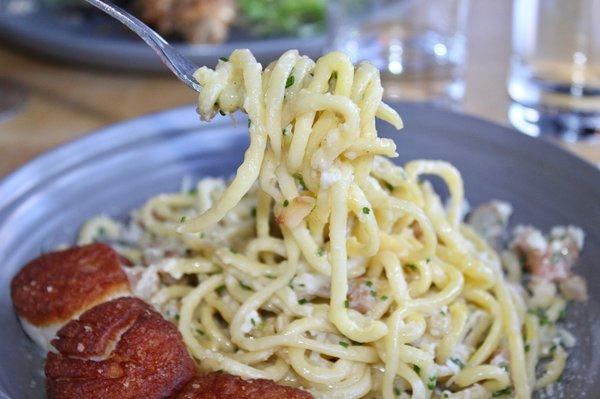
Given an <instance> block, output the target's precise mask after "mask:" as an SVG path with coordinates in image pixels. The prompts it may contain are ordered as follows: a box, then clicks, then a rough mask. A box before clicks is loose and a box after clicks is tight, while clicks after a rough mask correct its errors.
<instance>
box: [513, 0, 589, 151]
mask: <svg viewBox="0 0 600 399" xmlns="http://www.w3.org/2000/svg"><path fill="white" fill-rule="evenodd" d="M508 93H509V95H510V98H511V100H512V104H511V106H510V108H509V119H510V120H511V122H512V123H513V125H514V126H515V127H517V128H518V129H519V130H521V131H522V132H524V133H526V134H529V135H532V136H538V135H540V134H552V135H557V136H560V137H562V138H564V139H567V140H578V139H581V138H584V137H591V136H596V137H598V136H599V135H600V0H568V1H565V0H514V3H513V55H512V60H511V71H510V75H509V79H508Z"/></svg>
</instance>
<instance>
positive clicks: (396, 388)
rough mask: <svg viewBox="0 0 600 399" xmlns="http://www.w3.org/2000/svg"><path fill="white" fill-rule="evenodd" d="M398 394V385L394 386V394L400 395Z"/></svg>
mask: <svg viewBox="0 0 600 399" xmlns="http://www.w3.org/2000/svg"><path fill="white" fill-rule="evenodd" d="M400 394H401V392H400V390H399V389H398V387H394V395H396V396H400Z"/></svg>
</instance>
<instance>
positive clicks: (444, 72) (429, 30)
mask: <svg viewBox="0 0 600 399" xmlns="http://www.w3.org/2000/svg"><path fill="white" fill-rule="evenodd" d="M467 10H468V0H333V1H330V2H329V12H328V17H329V32H330V50H341V51H343V52H345V53H347V54H348V55H349V56H350V57H351V58H352V61H353V62H359V61H362V60H368V61H370V62H371V63H373V64H374V65H375V66H376V67H377V68H378V69H379V70H380V72H381V80H382V84H383V87H384V88H385V92H384V93H385V96H386V98H388V99H390V98H391V99H397V100H410V101H430V102H435V103H439V104H444V105H449V106H458V105H460V103H461V101H462V98H463V95H464V72H465V56H466V40H465V35H464V30H465V25H466V18H467Z"/></svg>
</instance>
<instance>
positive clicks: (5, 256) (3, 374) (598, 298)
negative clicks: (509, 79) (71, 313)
mask: <svg viewBox="0 0 600 399" xmlns="http://www.w3.org/2000/svg"><path fill="white" fill-rule="evenodd" d="M400 112H401V115H403V117H404V120H405V125H406V128H405V129H404V131H402V132H401V133H396V132H394V131H392V130H391V129H389V128H388V127H387V126H385V125H382V126H381V130H380V131H381V134H382V135H383V136H388V137H389V136H392V137H393V138H394V139H395V140H396V142H397V144H398V152H399V153H400V154H401V155H400V161H404V160H409V159H413V158H437V159H445V160H448V161H450V162H452V163H454V165H456V166H457V167H458V168H459V169H460V170H461V172H462V173H463V177H464V179H465V187H466V194H467V197H468V199H469V200H470V202H471V203H472V204H476V203H478V202H482V201H485V200H488V199H491V198H500V199H504V200H507V201H510V202H511V203H513V204H514V208H515V215H514V217H513V222H515V221H519V222H520V223H532V224H534V225H537V226H540V227H542V228H549V227H551V226H552V225H555V224H561V223H563V224H564V223H572V224H576V225H579V226H581V227H582V228H583V229H585V230H586V231H587V234H588V235H587V241H586V248H585V251H584V253H583V258H582V259H581V263H580V266H579V271H580V272H581V273H583V275H584V276H585V277H587V279H588V282H589V286H590V287H589V288H590V293H591V299H590V301H589V302H588V303H585V304H578V305H573V306H571V310H570V311H569V315H568V323H569V324H570V325H571V326H572V328H573V330H574V332H575V333H576V335H577V337H578V339H579V345H578V346H577V347H576V348H575V350H574V351H573V353H572V356H571V358H570V360H569V366H568V371H567V373H566V376H565V377H564V378H563V379H564V384H563V389H564V396H562V397H565V398H584V397H598V396H597V393H598V392H600V333H599V331H600V317H599V316H600V275H599V274H598V273H599V272H598V271H597V270H595V268H598V267H599V266H600V264H599V262H600V261H599V259H600V171H598V170H597V169H596V168H594V167H592V166H590V165H588V164H586V163H584V162H583V161H581V160H579V159H577V158H575V157H574V156H572V155H569V154H567V153H566V152H564V151H562V150H560V149H558V148H556V147H554V146H552V145H550V144H547V143H545V142H541V141H536V140H534V139H531V138H529V137H526V136H523V135H521V134H518V133H516V132H515V131H513V130H509V129H507V128H504V127H500V126H497V125H494V124H491V123H488V122H484V121H481V120H478V119H474V118H471V117H467V116H463V115H458V114H454V113H451V112H448V111H444V110H440V109H434V108H429V107H426V106H421V105H401V106H400ZM242 119H243V117H242V116H240V117H238V124H237V126H234V125H232V123H231V120H230V119H229V118H217V119H216V120H215V121H214V122H213V123H211V124H206V123H201V122H199V120H198V117H197V116H196V114H195V112H194V109H193V108H192V107H186V108H180V109H175V110H172V111H167V112H164V113H160V114H155V115H150V116H146V117H143V118H140V119H135V120H131V121H128V122H124V123H121V124H118V125H115V126H112V127H108V128H106V129H103V130H102V131H99V132H97V133H94V134H91V135H88V136H86V137H84V138H82V139H80V140H77V141H74V142H72V143H69V144H66V145H64V146H62V147H60V148H57V149H55V150H53V151H51V152H49V153H47V154H45V155H42V156H41V157H39V158H37V159H36V160H34V161H32V162H30V163H29V164H27V165H25V166H24V167H22V168H21V169H20V170H18V171H16V172H15V173H14V174H12V175H11V176H9V177H8V178H6V179H5V180H4V181H3V182H2V183H1V184H0V265H2V272H1V273H0V301H1V303H0V325H2V328H0V342H2V346H0V398H3V397H10V398H39V397H43V395H44V394H43V391H44V389H43V376H42V374H41V365H42V355H43V354H41V353H39V352H38V351H36V349H35V348H34V346H33V345H32V344H31V343H30V342H29V341H28V339H27V338H26V336H25V335H24V334H23V332H22V331H21V328H20V327H19V324H18V322H17V319H16V317H15V315H14V312H13V309H12V305H11V301H10V297H9V284H10V280H11V278H12V276H13V275H14V274H15V273H16V271H17V270H18V269H19V267H20V266H21V265H22V264H23V263H24V262H26V261H28V260H30V259H31V258H34V257H36V256H37V255H39V254H40V253H41V252H43V251H47V250H50V249H52V248H54V247H55V246H56V245H58V244H60V243H72V242H73V238H74V235H75V232H76V230H77V229H78V227H79V226H80V225H81V223H82V222H83V221H84V220H86V219H87V218H89V217H90V216H92V215H95V214H98V213H107V214H110V215H113V216H117V217H125V216H126V215H127V213H128V210H130V209H132V208H134V207H136V206H139V205H141V204H142V203H143V202H144V200H145V199H147V198H148V197H150V196H152V195H155V194H157V193H160V192H164V191H169V190H177V189H178V187H179V185H180V183H181V179H182V177H183V176H186V175H191V176H193V177H196V178H198V177H201V176H205V175H229V174H231V173H233V172H234V171H235V168H236V165H238V164H239V163H240V161H241V159H242V155H243V151H244V149H245V147H246V145H247V132H246V123H245V121H243V120H242ZM3 394H4V395H5V396H3ZM559 397H560V396H559Z"/></svg>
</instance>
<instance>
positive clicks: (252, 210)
mask: <svg viewBox="0 0 600 399" xmlns="http://www.w3.org/2000/svg"><path fill="white" fill-rule="evenodd" d="M250 215H251V216H252V217H253V218H255V217H256V207H255V206H253V207H252V209H250Z"/></svg>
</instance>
